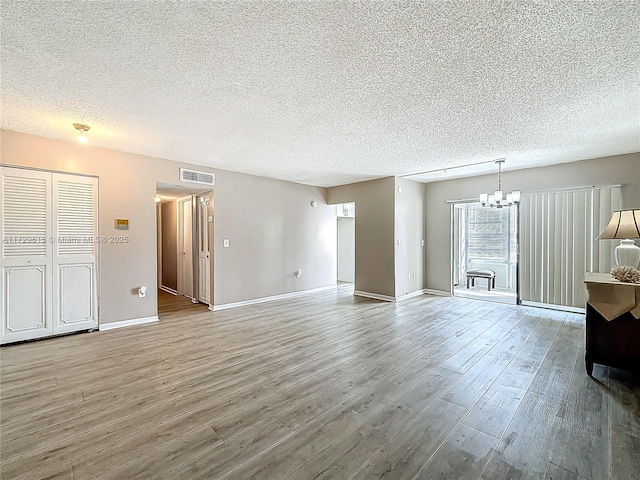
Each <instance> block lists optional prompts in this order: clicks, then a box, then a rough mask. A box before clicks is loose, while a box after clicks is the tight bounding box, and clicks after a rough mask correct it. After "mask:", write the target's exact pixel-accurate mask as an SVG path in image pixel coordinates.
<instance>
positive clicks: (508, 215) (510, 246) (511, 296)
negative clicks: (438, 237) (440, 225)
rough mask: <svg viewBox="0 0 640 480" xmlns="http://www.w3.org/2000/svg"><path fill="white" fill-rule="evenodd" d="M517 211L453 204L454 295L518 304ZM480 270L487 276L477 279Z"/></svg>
mask: <svg viewBox="0 0 640 480" xmlns="http://www.w3.org/2000/svg"><path fill="white" fill-rule="evenodd" d="M517 208H518V207H517V206H515V205H514V206H511V207H503V208H488V207H482V206H481V205H480V203H456V204H454V205H453V223H454V228H453V243H454V245H453V255H452V257H453V265H452V267H453V293H454V295H457V296H465V297H473V298H482V299H487V300H496V301H502V302H507V303H516V302H517V286H518V212H517ZM478 271H480V272H485V273H484V275H488V277H486V276H474V272H478ZM491 277H493V278H491ZM489 282H491V284H490V285H489Z"/></svg>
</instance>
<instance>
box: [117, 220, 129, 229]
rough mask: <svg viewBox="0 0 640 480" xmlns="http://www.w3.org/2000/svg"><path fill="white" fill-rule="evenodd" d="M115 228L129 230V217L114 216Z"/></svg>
mask: <svg viewBox="0 0 640 480" xmlns="http://www.w3.org/2000/svg"><path fill="white" fill-rule="evenodd" d="M116 230H129V219H127V218H116Z"/></svg>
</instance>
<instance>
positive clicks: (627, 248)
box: [597, 208, 640, 268]
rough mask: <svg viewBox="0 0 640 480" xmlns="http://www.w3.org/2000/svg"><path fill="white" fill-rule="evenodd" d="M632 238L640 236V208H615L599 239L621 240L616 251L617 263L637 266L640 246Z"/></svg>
mask: <svg viewBox="0 0 640 480" xmlns="http://www.w3.org/2000/svg"><path fill="white" fill-rule="evenodd" d="M632 238H640V209H633V208H631V209H628V210H615V211H614V212H613V213H612V214H611V220H609V225H607V226H606V227H605V229H604V230H603V231H602V233H601V234H600V235H599V236H598V238H597V240H616V239H618V240H620V245H618V246H617V247H616V249H615V251H614V254H613V256H614V258H615V260H616V265H618V266H622V265H626V266H629V267H633V268H637V267H638V264H639V263H640V247H638V246H637V245H636V244H635V242H634V241H633V240H631V239H632Z"/></svg>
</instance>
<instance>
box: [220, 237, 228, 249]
mask: <svg viewBox="0 0 640 480" xmlns="http://www.w3.org/2000/svg"><path fill="white" fill-rule="evenodd" d="M222 246H223V247H224V248H229V239H228V238H225V239H224V240H222Z"/></svg>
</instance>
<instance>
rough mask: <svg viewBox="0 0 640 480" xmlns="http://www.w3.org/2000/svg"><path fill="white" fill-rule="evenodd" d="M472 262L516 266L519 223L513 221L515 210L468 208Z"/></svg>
mask: <svg viewBox="0 0 640 480" xmlns="http://www.w3.org/2000/svg"><path fill="white" fill-rule="evenodd" d="M466 207H467V216H466V217H467V242H468V250H467V251H468V260H469V261H473V260H491V261H498V262H505V263H508V262H510V261H511V262H515V261H516V259H515V252H516V235H515V233H516V232H515V228H516V225H515V223H516V222H512V221H511V210H512V208H514V207H507V208H487V207H482V206H480V204H479V203H478V204H468V205H467V206H466Z"/></svg>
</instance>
